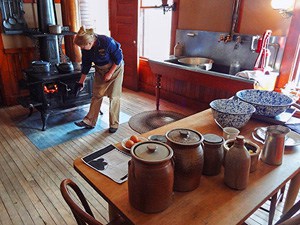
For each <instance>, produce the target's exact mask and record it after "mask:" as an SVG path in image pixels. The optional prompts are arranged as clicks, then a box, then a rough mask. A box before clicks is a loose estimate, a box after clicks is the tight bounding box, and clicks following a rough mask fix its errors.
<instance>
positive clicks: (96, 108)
mask: <svg viewBox="0 0 300 225" xmlns="http://www.w3.org/2000/svg"><path fill="white" fill-rule="evenodd" d="M109 69H110V67H108V68H103V67H96V73H95V78H94V83H93V97H92V100H91V105H90V110H89V112H88V114H87V115H86V116H85V117H84V119H83V122H85V123H86V124H88V125H90V126H93V127H94V126H95V125H96V123H97V120H98V116H99V112H100V107H101V103H102V100H103V97H104V96H107V97H108V98H109V127H112V128H118V126H119V117H120V98H121V93H122V82H123V73H124V63H123V62H122V63H120V65H119V66H118V67H117V69H116V71H115V72H114V74H113V75H112V78H111V79H110V80H109V81H107V82H106V81H104V79H103V77H104V74H105V73H106V72H108V71H109Z"/></svg>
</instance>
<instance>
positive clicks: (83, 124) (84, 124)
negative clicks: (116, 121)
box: [74, 121, 94, 129]
mask: <svg viewBox="0 0 300 225" xmlns="http://www.w3.org/2000/svg"><path fill="white" fill-rule="evenodd" d="M74 123H75V125H76V126H78V127H84V128H87V129H93V128H94V127H93V126H91V125H88V124H86V123H85V122H83V121H80V122H74Z"/></svg>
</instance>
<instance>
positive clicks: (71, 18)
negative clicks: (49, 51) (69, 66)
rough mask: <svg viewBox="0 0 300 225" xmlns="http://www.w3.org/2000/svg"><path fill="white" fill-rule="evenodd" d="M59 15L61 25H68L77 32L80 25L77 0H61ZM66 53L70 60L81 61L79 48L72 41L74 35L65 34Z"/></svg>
mask: <svg viewBox="0 0 300 225" xmlns="http://www.w3.org/2000/svg"><path fill="white" fill-rule="evenodd" d="M61 11H62V12H61V15H62V21H63V26H69V27H70V31H72V32H77V31H78V30H79V27H80V19H79V6H78V1H77V0H61ZM64 38H65V49H66V55H67V56H68V57H69V58H70V60H71V61H72V62H81V51H80V48H79V47H78V46H77V45H75V44H74V43H73V40H74V36H65V37H64Z"/></svg>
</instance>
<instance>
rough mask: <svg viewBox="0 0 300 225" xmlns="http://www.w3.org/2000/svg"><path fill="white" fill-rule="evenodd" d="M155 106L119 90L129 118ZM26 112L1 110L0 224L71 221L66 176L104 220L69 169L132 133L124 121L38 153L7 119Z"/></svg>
mask: <svg viewBox="0 0 300 225" xmlns="http://www.w3.org/2000/svg"><path fill="white" fill-rule="evenodd" d="M105 101H106V102H107V99H105ZM154 109H155V98H154V96H151V95H148V94H145V93H141V92H132V91H129V90H126V89H124V91H123V96H122V101H121V110H122V111H123V112H125V113H126V114H128V115H130V116H132V115H135V114H136V113H139V112H143V111H148V110H154ZM161 109H163V110H172V111H175V112H180V113H182V114H184V115H191V114H193V113H195V112H196V111H195V110H194V109H188V108H186V107H181V106H178V105H175V104H172V103H169V102H166V101H161ZM27 113H28V112H27V110H26V109H24V108H22V107H21V106H13V107H8V108H1V109H0V171H1V172H0V173H1V175H0V200H1V201H0V223H1V224H2V225H10V224H14V225H21V224H25V225H30V224H43V225H44V224H48V225H52V224H53V225H55V224H57V225H64V224H68V225H72V224H76V222H75V220H74V218H73V216H72V214H71V212H70V210H69V208H68V207H67V205H66V204H65V202H64V200H63V198H62V197H61V194H60V190H59V185H60V182H61V181H62V180H63V179H65V178H71V179H73V180H74V181H75V182H76V183H77V184H78V185H79V186H80V188H81V189H82V190H83V192H84V194H85V196H86V197H87V199H88V200H89V202H90V203H91V205H92V210H93V211H94V212H95V214H96V215H95V216H96V217H97V218H98V219H99V220H100V221H101V222H103V223H106V221H107V218H108V212H107V203H106V202H105V201H104V200H103V199H102V198H101V197H100V196H99V195H98V194H97V193H96V192H95V191H93V189H92V188H91V187H90V186H89V185H88V184H87V183H86V182H85V181H84V180H83V179H82V178H81V177H80V176H79V175H78V174H77V173H76V172H75V171H74V169H73V166H72V163H73V160H74V159H75V158H77V157H80V156H84V155H86V154H88V153H90V152H91V151H93V150H96V149H99V148H101V147H104V146H106V145H108V144H112V143H116V142H120V141H121V140H122V139H123V138H125V137H128V136H130V135H132V134H137V133H136V132H135V131H133V130H131V129H130V127H129V126H128V124H127V123H126V124H121V125H120V127H119V130H118V131H117V132H116V133H114V134H109V133H108V132H107V131H106V130H105V131H100V132H96V133H93V134H91V135H88V136H84V137H81V138H78V139H76V140H72V141H68V142H66V143H63V144H60V145H58V146H55V147H51V148H48V149H46V150H44V151H40V150H38V149H37V148H36V147H35V146H34V145H33V144H32V143H31V142H30V140H29V139H28V138H27V137H26V136H24V134H23V133H22V132H21V131H20V130H19V129H18V128H17V127H16V126H15V123H14V121H13V119H12V118H16V117H18V116H22V115H26V114H27ZM245 204H246V203H245ZM280 210H282V204H281V205H280V206H279V207H278V211H277V212H276V215H275V220H274V221H276V220H277V219H278V218H279V216H280ZM228 216H230V213H229V214H228ZM267 216H268V214H267V213H265V212H263V211H261V210H258V211H257V212H256V213H255V214H254V215H253V216H251V218H249V219H248V220H247V223H248V224H253V225H258V224H263V225H264V224H267V222H266V221H267Z"/></svg>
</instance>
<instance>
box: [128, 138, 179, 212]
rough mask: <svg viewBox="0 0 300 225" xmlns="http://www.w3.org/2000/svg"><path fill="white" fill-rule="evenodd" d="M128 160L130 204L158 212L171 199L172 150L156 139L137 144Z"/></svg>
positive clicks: (143, 210) (172, 178) (167, 204)
mask: <svg viewBox="0 0 300 225" xmlns="http://www.w3.org/2000/svg"><path fill="white" fill-rule="evenodd" d="M130 152H131V155H132V159H131V160H130V161H129V162H128V194H129V202H130V204H131V205H132V206H133V207H134V208H136V209H138V210H140V211H142V212H144V213H157V212H161V211H163V210H165V209H166V208H168V207H169V206H170V205H171V203H172V198H173V185H174V163H173V161H172V160H171V159H172V156H173V150H172V149H171V148H170V147H169V146H168V145H166V144H164V143H161V142H157V141H145V142H141V143H137V144H135V145H134V146H133V147H132V148H131V150H130Z"/></svg>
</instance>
